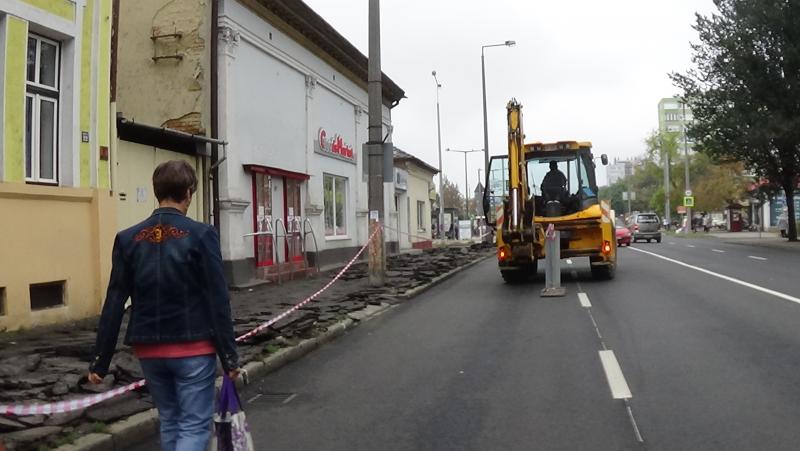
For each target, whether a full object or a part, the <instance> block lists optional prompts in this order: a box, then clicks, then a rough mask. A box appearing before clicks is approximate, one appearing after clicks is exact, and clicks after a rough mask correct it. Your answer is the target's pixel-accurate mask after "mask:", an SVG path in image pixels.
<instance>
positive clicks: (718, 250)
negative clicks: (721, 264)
mask: <svg viewBox="0 0 800 451" xmlns="http://www.w3.org/2000/svg"><path fill="white" fill-rule="evenodd" d="M711 250H712V251H714V252H716V253H718V254H724V253H725V251H723V250H720V249H711Z"/></svg>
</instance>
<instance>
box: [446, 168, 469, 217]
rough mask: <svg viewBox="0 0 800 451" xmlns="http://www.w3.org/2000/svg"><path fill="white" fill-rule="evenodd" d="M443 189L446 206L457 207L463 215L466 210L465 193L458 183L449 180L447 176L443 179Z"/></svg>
mask: <svg viewBox="0 0 800 451" xmlns="http://www.w3.org/2000/svg"><path fill="white" fill-rule="evenodd" d="M442 190H444V208H455V209H457V210H458V212H459V216H461V212H463V211H464V193H463V192H461V191H460V190H459V189H458V185H456V184H455V183H453V182H451V181H450V180H448V178H447V176H444V178H443V179H442Z"/></svg>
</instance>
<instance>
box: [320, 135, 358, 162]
mask: <svg viewBox="0 0 800 451" xmlns="http://www.w3.org/2000/svg"><path fill="white" fill-rule="evenodd" d="M317 143H318V148H317V149H316V150H317V152H318V153H322V154H325V155H329V156H332V157H336V158H341V159H344V160H347V161H349V162H351V163H355V162H356V153H355V151H354V150H353V147H352V146H350V145H348V144H347V143H345V142H344V139H343V138H342V137H341V136H340V135H332V136H331V135H329V134H328V132H327V130H325V129H324V128H322V127H320V129H319V131H318V132H317Z"/></svg>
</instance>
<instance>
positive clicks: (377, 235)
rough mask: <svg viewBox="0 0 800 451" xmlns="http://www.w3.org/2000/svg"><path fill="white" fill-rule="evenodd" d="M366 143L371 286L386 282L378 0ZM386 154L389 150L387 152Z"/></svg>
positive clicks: (373, 0)
mask: <svg viewBox="0 0 800 451" xmlns="http://www.w3.org/2000/svg"><path fill="white" fill-rule="evenodd" d="M368 94H369V141H367V143H366V144H365V145H364V146H365V148H366V151H367V152H366V153H367V158H368V160H369V161H368V162H367V163H368V164H369V184H368V190H369V191H368V201H367V203H368V206H369V234H370V236H371V237H372V239H371V240H370V242H369V283H370V285H372V286H373V287H378V286H383V285H384V283H385V282H386V252H385V250H386V249H385V247H386V245H385V241H384V235H383V231H382V230H380V229H381V226H382V224H383V223H384V222H385V219H386V215H385V212H384V186H383V182H384V175H385V167H384V166H385V164H384V153H385V152H386V151H387V150H386V148H387V147H388V146H386V145H384V142H383V117H382V116H383V114H382V111H383V108H382V104H383V102H382V100H383V93H382V86H381V14H380V0H369V67H368ZM389 151H390V152H391V151H392V150H389Z"/></svg>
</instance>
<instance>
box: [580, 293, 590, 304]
mask: <svg viewBox="0 0 800 451" xmlns="http://www.w3.org/2000/svg"><path fill="white" fill-rule="evenodd" d="M578 300H580V301H581V307H586V308H592V303H591V302H589V296H588V295H587V294H586V293H578Z"/></svg>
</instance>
